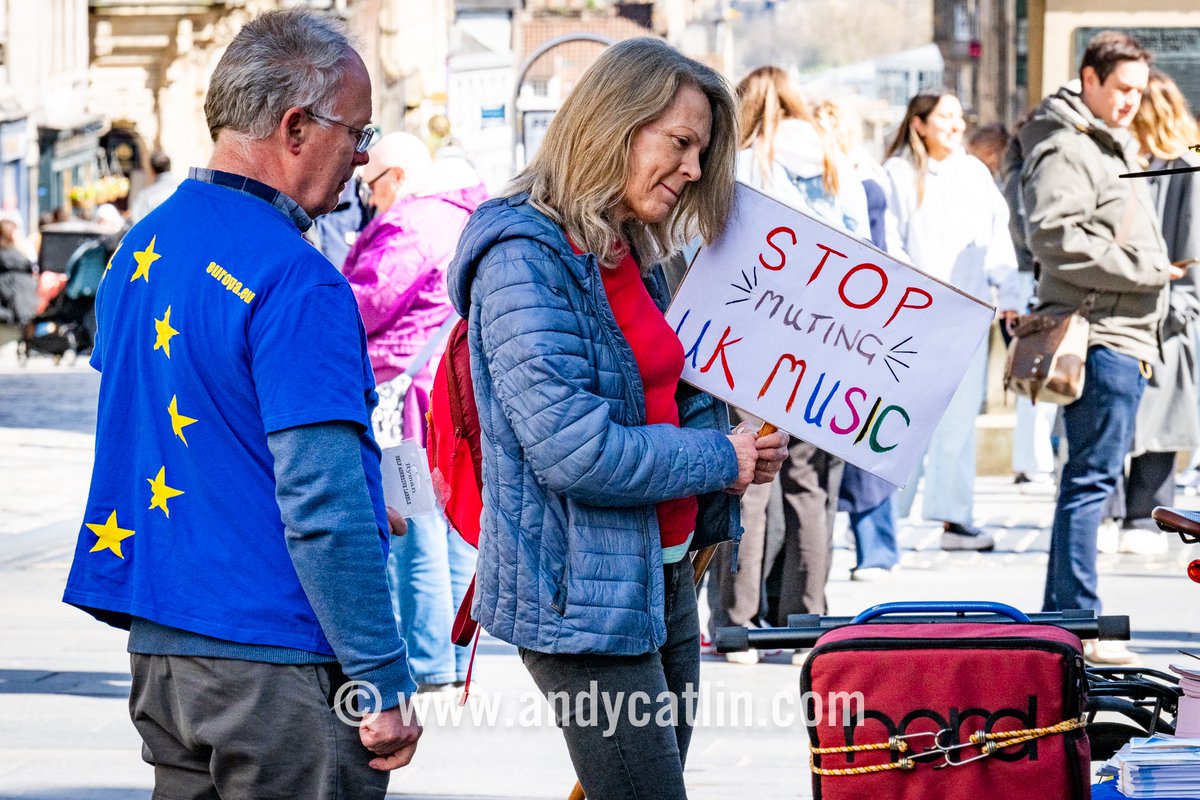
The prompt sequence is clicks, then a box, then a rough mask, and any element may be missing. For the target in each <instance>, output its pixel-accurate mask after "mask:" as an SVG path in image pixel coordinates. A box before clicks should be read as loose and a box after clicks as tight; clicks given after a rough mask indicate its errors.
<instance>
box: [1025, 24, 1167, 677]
mask: <svg viewBox="0 0 1200 800" xmlns="http://www.w3.org/2000/svg"><path fill="white" fill-rule="evenodd" d="M1150 59H1151V57H1150V54H1149V53H1148V52H1147V51H1146V50H1144V49H1143V48H1142V47H1141V46H1140V45H1139V44H1138V43H1137V42H1136V41H1134V40H1133V39H1132V38H1131V37H1129V36H1128V35H1126V34H1123V33H1115V32H1111V31H1110V32H1105V33H1101V34H1098V35H1097V36H1095V37H1094V38H1093V39H1092V40H1091V41H1090V42H1089V43H1088V46H1087V48H1086V50H1085V52H1084V55H1083V59H1082V62H1081V65H1080V70H1079V77H1080V83H1081V86H1080V89H1079V90H1078V91H1076V90H1074V89H1071V88H1068V87H1064V88H1062V89H1060V90H1059V91H1058V92H1056V93H1055V94H1054V95H1052V96H1050V97H1048V98H1047V99H1046V100H1045V101H1043V102H1042V104H1041V105H1040V106H1039V107H1038V109H1037V110H1036V111H1035V112H1034V114H1033V116H1032V118H1031V119H1030V121H1029V123H1028V124H1026V125H1025V126H1024V128H1022V129H1021V133H1020V142H1021V149H1022V151H1023V152H1024V153H1025V154H1026V159H1025V165H1024V167H1023V168H1022V172H1021V189H1022V192H1023V196H1024V199H1025V207H1026V209H1027V211H1028V220H1029V247H1030V250H1031V251H1032V252H1033V255H1034V258H1035V259H1036V260H1037V263H1038V265H1039V269H1040V273H1039V276H1038V307H1037V309H1035V310H1036V312H1037V313H1040V314H1044V315H1058V316H1066V315H1069V314H1070V313H1071V312H1075V311H1078V310H1080V309H1081V308H1083V309H1084V313H1085V314H1086V316H1087V317H1088V334H1087V351H1086V361H1085V365H1084V376H1083V387H1082V390H1081V393H1080V396H1079V397H1078V399H1076V400H1074V401H1073V402H1070V403H1068V404H1067V405H1066V406H1065V407H1064V420H1065V427H1066V434H1067V444H1068V450H1069V455H1068V458H1067V463H1066V465H1065V467H1064V468H1063V475H1062V482H1061V488H1060V490H1059V495H1058V503H1057V506H1056V508H1055V512H1054V523H1053V527H1052V529H1051V539H1050V560H1049V564H1048V568H1047V575H1046V589H1045V596H1044V600H1043V608H1044V609H1045V610H1046V611H1060V610H1064V609H1073V608H1082V609H1093V610H1095V611H1096V612H1097V613H1098V612H1099V611H1100V597H1099V594H1098V591H1097V583H1098V581H1097V574H1096V538H1097V531H1098V528H1099V526H1100V521H1101V515H1102V513H1103V509H1104V503H1105V501H1106V500H1107V499H1108V497H1109V495H1110V494H1111V493H1112V491H1113V489H1114V487H1115V486H1116V483H1117V480H1118V478H1119V477H1120V476H1121V472H1122V466H1123V464H1124V460H1125V454H1126V453H1127V452H1128V451H1129V445H1130V440H1131V437H1132V435H1133V424H1134V418H1135V416H1136V414H1137V408H1138V402H1139V401H1140V399H1141V396H1142V391H1143V389H1144V388H1145V385H1146V378H1147V376H1148V375H1149V374H1150V370H1151V369H1152V366H1151V365H1152V364H1153V363H1155V362H1158V361H1159V359H1160V348H1159V341H1158V326H1159V323H1160V322H1161V320H1162V317H1163V312H1164V309H1165V304H1166V292H1165V287H1166V285H1167V281H1168V279H1169V272H1168V267H1169V264H1170V261H1169V259H1168V258H1167V253H1166V246H1165V245H1164V243H1163V239H1162V235H1161V234H1160V233H1159V230H1158V223H1157V221H1156V219H1155V214H1154V207H1153V204H1152V203H1151V200H1150V197H1149V194H1148V193H1147V191H1146V186H1145V183H1144V181H1139V180H1136V179H1132V180H1130V179H1126V180H1122V179H1120V178H1119V177H1118V176H1119V175H1120V174H1122V173H1126V172H1131V171H1133V170H1135V169H1137V167H1136V160H1135V157H1136V153H1137V145H1136V143H1135V142H1134V141H1133V140H1132V137H1131V136H1130V135H1129V131H1128V128H1129V126H1130V124H1131V123H1132V121H1133V118H1134V114H1135V113H1136V112H1137V109H1138V105H1139V103H1140V102H1141V97H1142V92H1143V91H1144V90H1145V88H1146V83H1147V80H1148V77H1149V72H1150V67H1149V63H1150ZM1093 294H1094V297H1095V299H1094V303H1093V304H1092V306H1091V308H1090V309H1088V308H1086V304H1087V301H1088V298H1089V295H1093ZM1101 645H1103V647H1101ZM1086 653H1087V656H1088V657H1089V659H1091V660H1092V661H1094V662H1096V663H1110V664H1122V663H1129V662H1131V661H1132V660H1133V655H1132V654H1131V653H1130V652H1129V651H1128V650H1127V649H1126V648H1125V647H1124V646H1123V645H1121V644H1120V643H1116V642H1104V643H1100V642H1089V643H1088V646H1087V649H1086Z"/></svg>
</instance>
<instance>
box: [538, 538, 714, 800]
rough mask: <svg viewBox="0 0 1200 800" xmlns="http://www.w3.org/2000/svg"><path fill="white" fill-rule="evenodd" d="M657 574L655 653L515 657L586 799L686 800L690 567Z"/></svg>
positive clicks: (694, 648)
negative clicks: (659, 629) (661, 604)
mask: <svg viewBox="0 0 1200 800" xmlns="http://www.w3.org/2000/svg"><path fill="white" fill-rule="evenodd" d="M663 572H664V576H665V577H666V582H665V586H666V609H665V619H666V623H667V641H666V643H665V644H664V645H663V646H662V647H661V648H660V649H659V650H656V651H654V652H653V653H648V654H646V655H642V656H604V655H552V654H548V653H537V652H534V651H532V650H521V651H520V652H521V660H522V661H523V662H524V664H525V668H526V669H528V670H529V674H530V675H532V676H533V680H534V683H536V684H537V687H538V690H539V691H540V692H542V694H544V695H546V696H547V699H548V700H549V701H550V704H551V706H552V707H553V709H554V715H555V720H556V722H557V723H558V726H559V727H560V728H562V731H563V735H564V736H565V737H566V740H567V750H568V751H569V752H570V754H571V763H572V764H573V765H574V767H575V774H576V775H577V776H579V782H580V783H581V784H582V785H583V790H584V792H585V793H586V794H587V796H588V800H625V798H637V800H685V799H686V797H687V791H686V790H685V789H684V784H683V765H684V761H685V760H686V759H687V750H688V744H689V743H690V742H691V739H692V725H691V723H692V721H693V719H694V715H695V712H696V707H697V705H698V701H697V696H696V695H697V693H698V692H699V689H700V623H699V619H698V617H697V614H696V590H695V586H694V585H693V583H692V566H691V562H690V561H689V560H687V559H684V560H683V561H681V562H679V563H678V564H673V565H670V566H667V567H665V568H664V571H663ZM671 706H673V712H674V713H671V708H670V707H671Z"/></svg>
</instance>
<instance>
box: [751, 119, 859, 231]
mask: <svg viewBox="0 0 1200 800" xmlns="http://www.w3.org/2000/svg"><path fill="white" fill-rule="evenodd" d="M736 169H737V179H738V180H739V181H741V182H742V183H745V184H747V185H749V186H753V187H754V188H755V189H758V190H759V191H760V192H763V193H764V194H769V195H771V196H772V197H774V198H775V199H776V200H778V201H780V202H781V203H785V204H787V205H789V206H791V207H792V208H795V209H798V210H800V211H804V212H806V213H807V214H809V215H812V216H816V217H818V218H819V219H821V220H823V221H824V222H827V223H829V224H831V225H834V226H836V227H838V228H841V229H842V230H844V231H847V232H848V233H852V234H854V235H855V236H858V237H859V238H862V239H866V240H867V241H870V239H871V228H870V223H869V220H868V218H867V194H866V191H865V190H864V189H863V187H862V178H861V177H860V176H859V174H858V171H857V170H856V169H855V168H854V164H853V162H851V161H850V159H848V158H845V157H844V156H839V157H838V158H837V170H838V182H839V184H840V186H839V191H838V193H837V195H836V196H835V197H833V198H831V201H830V199H826V198H822V197H819V196H812V195H811V194H806V193H805V192H804V191H802V190H801V188H800V186H798V185H797V184H796V183H795V182H793V180H792V179H793V178H795V179H798V180H799V181H800V182H801V183H805V182H807V188H809V189H811V190H812V191H813V192H815V194H816V195H823V194H824V188H823V187H822V186H821V185H820V180H821V178H822V177H823V175H824V172H825V153H824V150H823V148H822V145H821V138H820V134H818V133H817V130H816V128H814V127H813V126H812V124H811V123H808V122H805V121H804V120H801V119H785V120H783V121H782V122H780V123H779V130H778V131H777V132H776V135H775V160H774V161H773V162H772V163H771V176H770V180H769V181H767V182H765V183H764V182H763V179H762V170H760V169H759V168H758V164H757V163H756V162H755V160H754V148H753V146H751V147H748V148H746V149H745V150H742V151H740V152H739V153H738V154H737V162H736ZM789 175H790V176H791V177H789Z"/></svg>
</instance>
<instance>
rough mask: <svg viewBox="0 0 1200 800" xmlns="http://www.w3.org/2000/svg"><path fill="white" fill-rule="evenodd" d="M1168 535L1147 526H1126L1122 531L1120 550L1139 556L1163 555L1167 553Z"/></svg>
mask: <svg viewBox="0 0 1200 800" xmlns="http://www.w3.org/2000/svg"><path fill="white" fill-rule="evenodd" d="M1167 547H1168V545H1167V537H1166V535H1165V534H1162V533H1158V532H1157V531H1150V530H1146V529H1145V528H1125V529H1124V530H1122V531H1121V547H1120V552H1122V553H1131V554H1133V555H1138V556H1161V555H1166V553H1167Z"/></svg>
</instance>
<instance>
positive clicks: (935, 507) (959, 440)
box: [896, 341, 987, 525]
mask: <svg viewBox="0 0 1200 800" xmlns="http://www.w3.org/2000/svg"><path fill="white" fill-rule="evenodd" d="M986 381H987V342H986V341H984V342H983V343H981V344H980V345H979V347H978V349H976V351H975V354H974V355H973V356H971V360H970V361H969V362H968V363H967V369H966V372H964V373H963V377H962V382H961V383H960V384H959V385H958V388H957V389H956V390H955V391H954V395H953V396H952V397H951V398H950V404H949V405H947V406H946V413H945V414H943V415H942V419H941V421H940V422H939V423H938V425H937V427H936V428H934V429H933V436H932V437H930V439H929V446H928V447H927V448H926V449H925V455H924V456H923V457H922V459H921V461H920V462H918V463H917V467H916V469H914V470H913V474H912V477H910V478H909V479H908V483H907V484H905V486H904V487H903V488H901V489H900V491H899V492H897V493H896V515H897V516H900V517H907V516H908V514H909V512H910V511H912V506H913V501H914V499H915V498H916V495H917V484H918V483H920V481H921V477H922V475H924V478H925V498H924V505H923V507H922V516H923V517H924V518H925V519H927V520H935V521H937V522H957V523H958V524H960V525H970V524H972V522H973V521H974V517H975V422H976V419H977V418H978V417H979V407H980V406H981V405H982V404H983V397H984V386H985V384H986Z"/></svg>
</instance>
